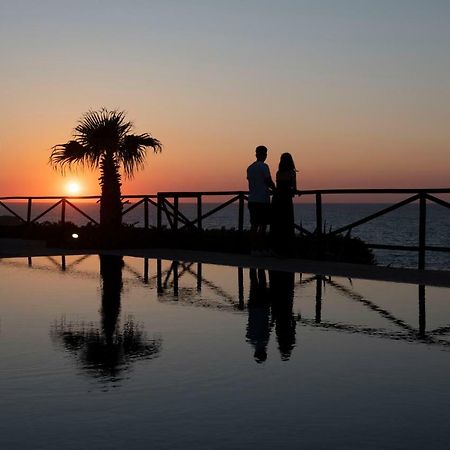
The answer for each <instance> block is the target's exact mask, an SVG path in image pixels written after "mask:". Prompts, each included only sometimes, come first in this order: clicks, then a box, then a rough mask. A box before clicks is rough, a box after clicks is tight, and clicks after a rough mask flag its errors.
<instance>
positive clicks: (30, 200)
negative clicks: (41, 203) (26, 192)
mask: <svg viewBox="0 0 450 450" xmlns="http://www.w3.org/2000/svg"><path fill="white" fill-rule="evenodd" d="M32 201H33V199H32V198H31V197H30V198H29V199H28V208H27V225H30V223H31V204H32Z"/></svg>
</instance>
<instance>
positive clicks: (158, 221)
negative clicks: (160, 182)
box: [156, 192, 163, 231]
mask: <svg viewBox="0 0 450 450" xmlns="http://www.w3.org/2000/svg"><path fill="white" fill-rule="evenodd" d="M157 205H158V206H157V208H156V229H157V230H158V231H161V229H162V205H163V196H162V195H161V194H160V193H159V192H158V194H157Z"/></svg>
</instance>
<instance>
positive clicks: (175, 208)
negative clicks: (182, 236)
mask: <svg viewBox="0 0 450 450" xmlns="http://www.w3.org/2000/svg"><path fill="white" fill-rule="evenodd" d="M178 209H179V198H178V195H177V194H175V195H174V197H173V229H174V230H175V231H176V230H178Z"/></svg>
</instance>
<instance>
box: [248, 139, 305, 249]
mask: <svg viewBox="0 0 450 450" xmlns="http://www.w3.org/2000/svg"><path fill="white" fill-rule="evenodd" d="M266 159H267V147H265V146H264V145H259V146H258V147H256V161H255V162H254V163H253V164H250V166H249V167H248V168H247V180H248V190H249V194H248V209H249V212H250V225H251V229H250V230H251V236H250V239H251V243H250V245H251V251H252V254H255V255H266V254H269V253H274V254H275V255H280V256H290V255H291V254H292V252H293V248H294V238H295V233H294V206H293V203H292V199H293V197H294V195H295V194H296V192H297V180H296V174H297V170H296V168H295V164H294V160H293V159H292V156H291V154H290V153H283V154H282V155H281V158H280V163H279V165H278V171H277V174H276V178H275V182H276V183H274V182H273V180H272V177H271V175H270V169H269V166H268V165H267V164H266V163H265V160H266ZM271 192H272V193H273V198H272V203H271V202H270V194H271ZM268 225H270V233H269V239H268V240H267V238H266V230H267V226H268ZM269 250H271V252H270V251H269Z"/></svg>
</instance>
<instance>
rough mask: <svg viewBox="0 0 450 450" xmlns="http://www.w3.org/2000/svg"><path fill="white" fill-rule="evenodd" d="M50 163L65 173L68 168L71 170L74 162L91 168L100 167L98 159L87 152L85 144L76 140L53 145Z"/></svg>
mask: <svg viewBox="0 0 450 450" xmlns="http://www.w3.org/2000/svg"><path fill="white" fill-rule="evenodd" d="M49 163H50V165H51V166H52V167H53V168H54V169H56V168H59V169H60V170H61V172H62V173H65V171H66V169H69V170H70V169H71V168H72V165H73V164H78V165H81V166H82V167H85V166H86V167H89V168H96V167H98V159H97V158H95V157H93V156H92V155H91V154H90V153H89V152H87V151H86V148H85V147H84V146H83V145H81V144H80V143H79V142H77V141H74V140H72V141H69V142H67V143H66V144H59V145H55V146H54V147H52V153H51V155H50V158H49Z"/></svg>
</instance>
